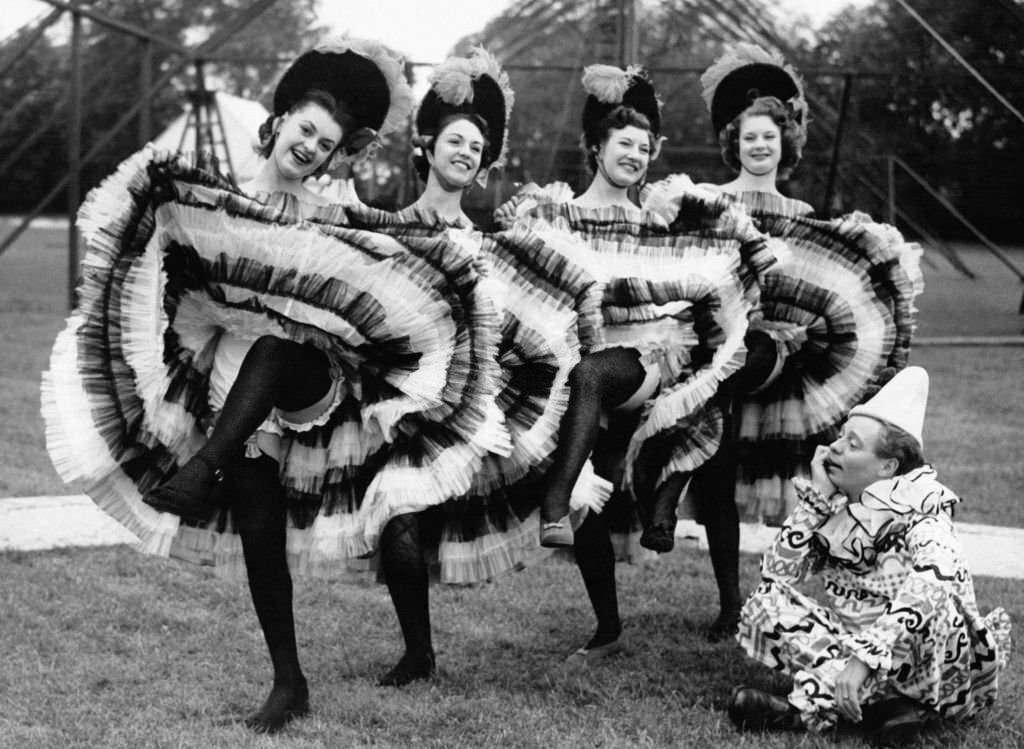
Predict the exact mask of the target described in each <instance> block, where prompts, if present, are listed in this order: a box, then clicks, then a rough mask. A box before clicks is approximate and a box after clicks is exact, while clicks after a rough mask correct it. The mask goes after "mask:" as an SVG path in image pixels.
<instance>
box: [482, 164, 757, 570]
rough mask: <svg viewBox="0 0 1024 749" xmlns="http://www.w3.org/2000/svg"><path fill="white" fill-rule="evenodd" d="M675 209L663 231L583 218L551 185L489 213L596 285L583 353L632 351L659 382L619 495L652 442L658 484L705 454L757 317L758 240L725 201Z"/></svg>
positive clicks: (621, 218) (629, 213)
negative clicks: (658, 447)
mask: <svg viewBox="0 0 1024 749" xmlns="http://www.w3.org/2000/svg"><path fill="white" fill-rule="evenodd" d="M684 203H685V205H684V207H683V209H682V210H679V209H678V206H677V212H678V215H677V216H674V217H673V220H672V221H669V220H666V219H665V218H663V217H662V216H660V215H658V214H655V213H652V212H649V211H641V210H639V209H637V210H628V209H625V208H621V207H607V208H600V209H591V208H583V207H580V206H577V205H575V204H574V203H573V202H572V193H571V191H570V189H569V188H568V186H567V185H564V184H561V183H556V184H554V185H550V186H547V187H545V188H540V187H538V186H536V185H530V186H527V187H525V188H523V190H522V191H520V193H519V194H518V195H517V196H516V197H515V198H513V199H512V200H511V201H509V202H508V203H506V204H505V205H504V206H502V207H501V208H499V209H498V212H497V214H496V219H497V220H498V222H499V224H500V225H502V226H504V227H507V228H511V229H514V228H516V227H522V226H525V227H528V228H529V229H530V230H531V231H532V232H533V233H534V234H535V235H537V236H539V237H540V238H541V239H542V240H543V242H544V243H545V244H546V245H547V246H548V247H549V248H550V249H552V250H554V251H556V252H557V253H559V255H561V257H562V258H563V260H562V262H563V263H565V264H566V265H567V266H571V267H575V268H579V269H582V270H583V271H584V272H585V273H587V274H588V275H590V276H591V277H592V278H594V279H595V281H596V282H597V283H598V284H600V287H601V289H602V292H601V319H600V330H599V333H600V335H599V337H597V338H595V343H594V345H592V346H591V347H590V348H589V351H596V350H600V349H601V348H608V347H616V346H624V347H630V348H635V349H636V350H637V351H639V353H640V358H641V363H642V364H643V365H644V366H645V367H653V368H656V369H657V371H658V372H659V374H660V378H659V379H660V382H659V389H658V391H657V393H656V394H655V396H654V397H653V398H651V399H650V400H649V401H648V402H647V403H646V404H644V406H643V408H642V410H641V416H640V419H639V422H638V424H637V426H636V428H635V429H634V430H633V432H632V436H631V437H630V440H629V444H628V446H627V448H626V455H625V459H624V462H623V466H624V468H623V469H622V470H621V478H620V480H619V485H620V488H622V489H626V490H628V489H630V488H631V487H632V484H633V481H634V478H635V476H634V474H635V469H636V467H637V458H638V456H639V454H640V450H641V448H642V447H643V446H644V445H645V444H646V443H648V442H649V441H651V440H655V441H660V442H662V443H664V444H669V445H671V448H670V449H668V450H667V451H663V453H662V454H664V455H665V456H666V457H665V459H664V461H663V464H662V465H659V466H656V467H655V468H654V473H655V476H656V477H657V482H659V483H660V482H661V481H664V480H665V479H666V478H667V477H668V476H669V475H670V474H672V473H674V472H677V471H692V470H693V469H695V468H696V467H697V466H699V465H701V464H702V463H703V462H704V461H705V460H707V459H708V458H709V457H710V456H711V455H713V454H714V452H715V450H716V449H717V447H718V442H719V440H720V437H721V427H722V420H721V414H720V412H719V410H718V408H717V406H716V405H715V404H714V397H715V395H716V393H717V391H718V387H719V385H720V384H721V383H722V381H723V380H725V379H726V378H727V377H728V376H729V375H730V374H731V373H733V372H734V371H736V370H737V369H738V367H739V366H740V364H741V363H742V361H743V355H744V348H743V335H744V333H745V331H746V329H747V325H748V318H749V317H750V316H751V315H753V314H755V312H756V309H757V296H758V293H759V287H758V284H757V279H756V276H757V271H756V270H751V264H750V258H757V263H756V264H758V265H759V268H758V269H759V270H763V269H764V268H765V267H768V266H769V265H770V264H771V262H773V260H772V258H771V257H770V253H769V252H768V250H767V248H766V241H765V238H764V236H763V235H762V234H760V233H759V232H758V231H756V229H755V228H754V227H753V224H752V223H751V222H750V221H749V219H748V218H747V217H746V216H745V214H744V213H743V212H742V211H739V210H732V209H731V208H730V207H729V205H728V201H725V200H722V199H721V198H720V197H718V196H715V195H710V194H707V193H703V194H700V193H696V192H694V193H692V194H688V195H687V198H686V200H685V201H684ZM584 353H586V351H585V352H584ZM606 472H607V473H610V474H613V475H614V474H617V473H619V472H618V471H606ZM613 512H614V510H613ZM627 514H628V513H627ZM620 530H621V529H620ZM621 551H622V553H623V554H624V555H626V556H629V551H628V550H626V549H621Z"/></svg>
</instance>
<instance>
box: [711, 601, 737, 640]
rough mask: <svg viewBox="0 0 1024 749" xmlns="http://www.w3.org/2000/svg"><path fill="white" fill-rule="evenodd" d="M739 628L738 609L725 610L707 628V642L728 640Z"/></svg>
mask: <svg viewBox="0 0 1024 749" xmlns="http://www.w3.org/2000/svg"><path fill="white" fill-rule="evenodd" d="M739 628H740V609H739V607H736V608H725V609H722V610H721V611H720V612H719V613H718V617H717V618H716V619H715V620H714V621H713V622H711V626H710V627H708V642H712V643H717V642H724V641H725V640H730V639H732V637H733V636H734V635H735V634H736V633H737V632H738V631H739Z"/></svg>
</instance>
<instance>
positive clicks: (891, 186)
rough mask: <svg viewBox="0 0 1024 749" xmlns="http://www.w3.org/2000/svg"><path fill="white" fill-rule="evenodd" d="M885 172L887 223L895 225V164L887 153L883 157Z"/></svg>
mask: <svg viewBox="0 0 1024 749" xmlns="http://www.w3.org/2000/svg"><path fill="white" fill-rule="evenodd" d="M885 174H886V182H887V184H888V189H887V190H886V192H887V193H888V195H887V198H888V200H887V203H888V206H887V207H888V211H887V213H888V214H889V223H890V224H892V225H893V226H895V225H896V165H895V164H894V163H893V161H892V155H889V156H886V157H885Z"/></svg>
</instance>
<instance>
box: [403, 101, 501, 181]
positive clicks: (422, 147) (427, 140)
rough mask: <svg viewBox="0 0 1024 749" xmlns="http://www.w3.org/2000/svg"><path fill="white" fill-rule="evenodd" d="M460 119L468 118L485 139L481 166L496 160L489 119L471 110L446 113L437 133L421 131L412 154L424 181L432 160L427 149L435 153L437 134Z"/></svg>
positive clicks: (482, 167) (415, 167)
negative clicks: (489, 136) (429, 158)
mask: <svg viewBox="0 0 1024 749" xmlns="http://www.w3.org/2000/svg"><path fill="white" fill-rule="evenodd" d="M459 120H466V121H467V122H469V123H470V124H471V125H473V126H475V127H476V129H477V130H479V131H480V135H481V137H482V138H483V139H484V150H483V151H482V152H481V154H480V168H481V169H486V168H487V167H489V166H490V165H491V162H493V161H494V157H493V156H492V155H491V141H490V140H489V139H488V138H487V133H488V127H487V121H486V120H485V119H484V118H483V117H481V116H480V115H478V114H473V113H470V112H454V113H452V114H448V115H445V116H444V117H442V118H441V121H440V122H439V123H438V125H437V132H436V133H421V134H420V140H419V143H417V145H418V146H419V148H418V149H417V150H415V151H413V154H412V167H413V169H415V170H416V174H417V176H419V178H420V180H422V181H423V182H426V181H427V175H429V174H430V161H428V160H427V151H430V152H431V153H433V151H434V145H435V144H436V143H437V136H439V135H440V134H441V133H443V132H444V129H445V128H446V127H448V126H449V125H450V124H452V123H453V122H458V121H459Z"/></svg>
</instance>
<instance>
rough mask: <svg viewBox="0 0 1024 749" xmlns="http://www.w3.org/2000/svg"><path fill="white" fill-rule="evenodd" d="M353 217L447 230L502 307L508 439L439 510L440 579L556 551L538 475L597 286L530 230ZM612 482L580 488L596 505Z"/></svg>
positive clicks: (589, 341)
mask: <svg viewBox="0 0 1024 749" xmlns="http://www.w3.org/2000/svg"><path fill="white" fill-rule="evenodd" d="M347 214H348V222H349V223H350V224H351V225H352V226H359V227H361V228H366V229H370V230H372V231H374V232H379V233H382V234H386V235H389V236H410V235H422V236H437V235H442V234H443V235H445V236H446V237H448V238H449V239H451V240H452V241H455V242H458V243H459V244H460V245H461V246H462V247H463V248H465V249H466V250H467V251H468V252H470V253H471V254H472V255H473V256H474V257H475V258H476V263H477V264H478V267H479V268H480V269H481V272H482V273H483V278H482V279H481V281H480V284H479V285H480V288H481V289H482V291H483V293H484V294H485V296H486V297H487V298H488V299H489V300H490V301H492V302H493V304H494V306H495V308H496V309H497V312H498V321H499V322H498V327H497V331H498V343H497V349H496V356H497V364H498V368H497V373H498V374H497V379H496V381H495V382H494V399H493V401H494V403H495V405H496V407H497V410H498V411H499V412H500V415H501V421H502V423H503V424H504V426H505V429H506V430H507V444H504V445H497V444H495V445H493V446H492V447H491V449H489V450H488V452H487V453H486V454H485V455H484V456H483V458H482V459H481V461H480V465H479V468H478V470H477V471H476V473H475V475H474V478H473V482H472V486H471V488H470V490H469V491H468V492H466V493H464V494H462V495H460V496H458V497H455V498H453V499H450V500H448V501H446V502H445V503H443V504H442V505H441V507H440V521H439V522H440V524H441V528H440V529H439V532H438V533H437V534H436V535H437V536H438V537H439V543H438V545H437V548H436V549H428V550H427V551H428V554H429V553H431V552H434V553H436V561H437V563H438V575H439V578H440V580H441V581H442V582H447V583H472V582H479V581H482V580H488V579H491V578H494V577H496V576H497V575H500V574H501V573H503V572H506V571H508V570H511V569H515V568H516V567H518V566H521V565H523V564H527V563H530V562H531V561H534V560H536V559H538V558H540V557H542V556H547V555H548V554H550V552H549V551H547V550H544V549H542V548H541V547H540V546H539V544H538V530H539V529H538V525H539V508H538V500H539V497H540V493H539V492H538V491H537V490H536V483H537V481H538V480H539V479H540V478H541V477H542V476H543V473H544V472H545V470H546V469H547V467H548V465H549V464H550V460H551V454H552V452H553V451H554V447H555V440H556V438H557V434H558V427H559V423H560V421H561V417H562V415H563V414H564V413H565V408H566V405H567V403H568V386H567V381H568V376H569V372H570V371H571V370H572V368H573V367H574V366H575V365H576V363H577V362H578V361H579V357H580V351H581V348H582V349H586V348H589V347H590V346H592V345H593V342H594V340H595V336H596V335H598V333H599V329H600V318H599V316H600V287H599V286H598V285H597V284H596V283H595V281H594V279H593V278H591V277H590V276H589V275H588V274H586V273H583V272H582V271H581V270H580V269H578V268H573V267H566V265H565V263H564V261H563V260H562V258H561V256H560V255H559V254H558V253H556V252H554V251H553V250H552V249H551V248H549V247H547V246H546V245H545V244H544V242H543V241H542V240H541V239H540V237H538V236H536V235H534V234H533V233H532V232H531V231H530V230H529V229H528V228H526V227H516V228H514V229H511V230H508V231H501V232H497V233H493V234H490V233H482V232H480V231H477V230H472V229H465V228H462V227H459V226H457V225H453V224H452V223H451V222H446V221H445V220H444V219H442V218H440V217H438V216H437V215H436V214H433V213H431V212H428V211H424V210H422V209H419V208H415V207H410V208H407V209H404V210H401V211H398V212H395V213H388V212H384V211H379V210H375V209H372V208H367V207H365V206H358V207H349V208H348V209H347ZM608 493H609V488H608V487H607V485H606V482H603V481H602V480H601V479H599V478H598V477H596V476H594V475H593V474H592V473H588V474H586V475H585V476H583V477H582V478H581V480H580V481H579V482H578V483H577V486H576V488H575V490H574V495H575V496H576V498H577V499H578V501H585V502H588V503H590V504H593V503H595V502H600V501H602V500H603V499H606V498H607V494H608Z"/></svg>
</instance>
